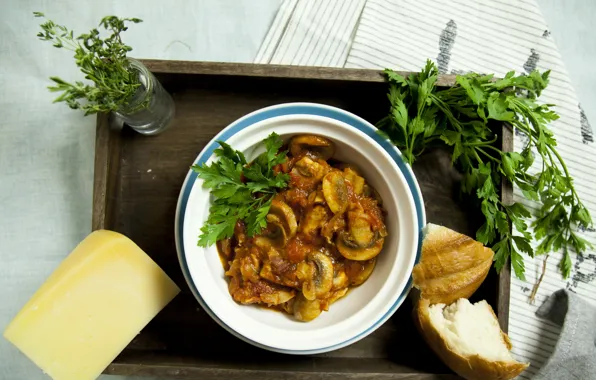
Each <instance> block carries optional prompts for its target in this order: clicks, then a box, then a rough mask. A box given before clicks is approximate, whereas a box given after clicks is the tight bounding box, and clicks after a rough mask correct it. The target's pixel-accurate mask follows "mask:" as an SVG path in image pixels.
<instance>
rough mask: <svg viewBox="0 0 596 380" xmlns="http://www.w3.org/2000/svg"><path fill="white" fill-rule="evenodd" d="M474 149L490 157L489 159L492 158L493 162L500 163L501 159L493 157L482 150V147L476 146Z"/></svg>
mask: <svg viewBox="0 0 596 380" xmlns="http://www.w3.org/2000/svg"><path fill="white" fill-rule="evenodd" d="M476 150H477V151H479V152H480V153H482V154H484V155H485V156H486V157H488V158H490V159H491V160H493V161H495V162H498V163H501V160H499V159H498V158H496V157H493V156H491V155H490V154H488V153H486V152H485V151H484V149H482V148H476Z"/></svg>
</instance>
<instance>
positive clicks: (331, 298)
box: [321, 288, 348, 311]
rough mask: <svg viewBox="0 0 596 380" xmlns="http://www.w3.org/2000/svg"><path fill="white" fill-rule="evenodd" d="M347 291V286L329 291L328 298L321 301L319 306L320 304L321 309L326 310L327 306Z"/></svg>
mask: <svg viewBox="0 0 596 380" xmlns="http://www.w3.org/2000/svg"><path fill="white" fill-rule="evenodd" d="M347 293H348V288H343V289H339V290H337V291H335V292H333V293H331V296H329V298H327V299H325V300H323V301H321V306H322V308H323V310H325V311H328V310H329V306H331V304H332V303H334V302H336V301H337V300H339V299H340V298H342V297H343V296H345V295H346V294H347Z"/></svg>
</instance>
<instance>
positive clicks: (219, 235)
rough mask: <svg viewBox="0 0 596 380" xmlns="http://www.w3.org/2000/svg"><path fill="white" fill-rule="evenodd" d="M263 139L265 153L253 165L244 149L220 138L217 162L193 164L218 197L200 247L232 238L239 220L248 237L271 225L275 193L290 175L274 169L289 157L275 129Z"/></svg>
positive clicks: (286, 183) (285, 185) (202, 235)
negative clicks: (241, 150) (236, 148)
mask: <svg viewBox="0 0 596 380" xmlns="http://www.w3.org/2000/svg"><path fill="white" fill-rule="evenodd" d="M263 142H264V144H265V152H263V153H262V154H260V155H259V156H258V157H257V158H256V159H255V160H254V161H252V162H251V163H250V164H248V163H247V162H246V158H245V157H244V154H242V152H239V151H237V150H234V149H232V147H231V146H230V145H228V144H226V143H225V142H223V141H218V142H217V143H218V144H219V145H220V147H219V148H217V149H216V150H215V152H214V153H215V155H216V156H217V157H218V160H217V161H216V162H213V163H212V164H211V165H207V164H205V163H203V164H200V165H193V166H192V169H193V170H194V171H195V172H196V173H198V176H199V178H201V179H203V180H204V181H205V182H204V186H205V187H207V188H209V189H211V190H210V193H211V195H212V196H213V197H214V198H215V200H214V201H213V204H212V206H211V208H210V209H209V218H208V219H207V223H205V225H204V226H203V227H202V228H201V232H202V233H201V235H200V236H199V242H198V245H199V246H201V247H207V246H209V245H212V244H215V243H216V242H217V241H218V240H222V239H225V238H229V237H232V235H233V234H234V227H235V226H236V223H237V222H238V221H239V220H242V221H244V222H245V223H246V232H247V234H248V236H254V235H257V234H259V233H261V231H262V230H263V228H265V227H267V219H266V217H267V214H268V213H269V208H270V207H271V201H272V200H273V196H274V195H275V194H276V193H277V191H278V190H279V189H283V188H285V187H287V185H288V181H289V180H290V176H289V175H288V174H285V173H281V172H276V171H274V170H273V168H274V167H275V166H276V165H279V164H283V163H284V162H285V161H286V156H287V151H279V149H280V148H281V147H282V145H283V141H282V140H281V138H280V137H279V135H277V134H276V133H275V132H274V133H272V134H270V135H269V136H268V137H267V138H266V139H265V140H264V141H263Z"/></svg>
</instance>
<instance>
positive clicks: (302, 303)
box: [217, 135, 387, 321]
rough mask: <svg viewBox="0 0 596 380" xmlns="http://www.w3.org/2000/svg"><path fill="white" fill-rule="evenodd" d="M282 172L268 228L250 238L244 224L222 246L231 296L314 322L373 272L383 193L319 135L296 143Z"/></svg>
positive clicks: (381, 238)
mask: <svg viewBox="0 0 596 380" xmlns="http://www.w3.org/2000/svg"><path fill="white" fill-rule="evenodd" d="M288 150H289V155H288V159H287V160H286V162H285V163H284V164H281V165H278V166H277V167H275V170H276V171H278V172H279V171H281V172H285V173H289V175H290V182H289V184H288V187H287V188H286V189H284V190H283V191H281V192H279V193H278V194H277V195H276V196H275V197H274V199H273V201H272V202H271V208H270V209H269V213H268V214H267V218H266V220H267V227H266V228H265V229H264V230H263V232H262V233H261V234H260V235H256V236H253V237H249V236H248V235H247V234H246V230H245V226H244V224H243V223H242V222H238V223H237V224H236V227H235V230H234V235H233V237H231V238H229V239H225V240H221V241H219V242H218V243H217V249H218V251H219V254H220V256H221V258H222V263H223V265H224V269H225V270H226V272H225V274H226V276H227V277H229V292H230V295H231V296H232V297H233V299H234V300H235V301H236V302H239V303H242V304H259V305H262V306H266V307H269V308H274V309H277V310H280V311H282V312H285V313H288V314H290V315H293V316H294V317H295V318H296V319H297V320H300V321H310V320H313V319H314V318H316V317H318V316H319V315H320V314H321V312H322V311H323V310H325V311H327V310H328V309H329V306H330V305H331V304H332V303H334V302H335V301H337V300H338V299H340V298H342V297H343V296H345V295H346V294H347V292H348V290H349V289H350V288H351V287H355V286H358V285H361V284H363V283H364V282H365V281H366V280H367V279H368V278H369V276H370V275H371V274H372V272H373V270H374V268H375V263H376V256H377V255H378V254H379V253H380V252H381V250H382V248H383V244H384V241H385V237H386V236H387V229H386V227H385V221H384V219H385V218H384V212H383V209H382V202H381V199H380V198H379V195H378V193H377V192H376V191H375V190H374V189H373V188H372V187H371V186H369V185H368V184H367V183H366V180H365V179H364V177H363V174H362V172H361V171H360V170H359V169H358V168H357V167H355V166H354V165H351V164H345V163H342V162H339V161H335V160H333V158H332V157H333V154H334V152H335V146H334V144H333V142H331V141H330V140H328V139H326V138H324V137H321V136H315V135H298V136H295V137H293V138H292V139H291V140H290V142H289V146H288Z"/></svg>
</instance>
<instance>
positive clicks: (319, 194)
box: [308, 190, 325, 205]
mask: <svg viewBox="0 0 596 380" xmlns="http://www.w3.org/2000/svg"><path fill="white" fill-rule="evenodd" d="M308 204H309V205H324V204H325V196H324V195H323V191H321V190H315V191H313V192H312V193H310V194H309V195H308Z"/></svg>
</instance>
